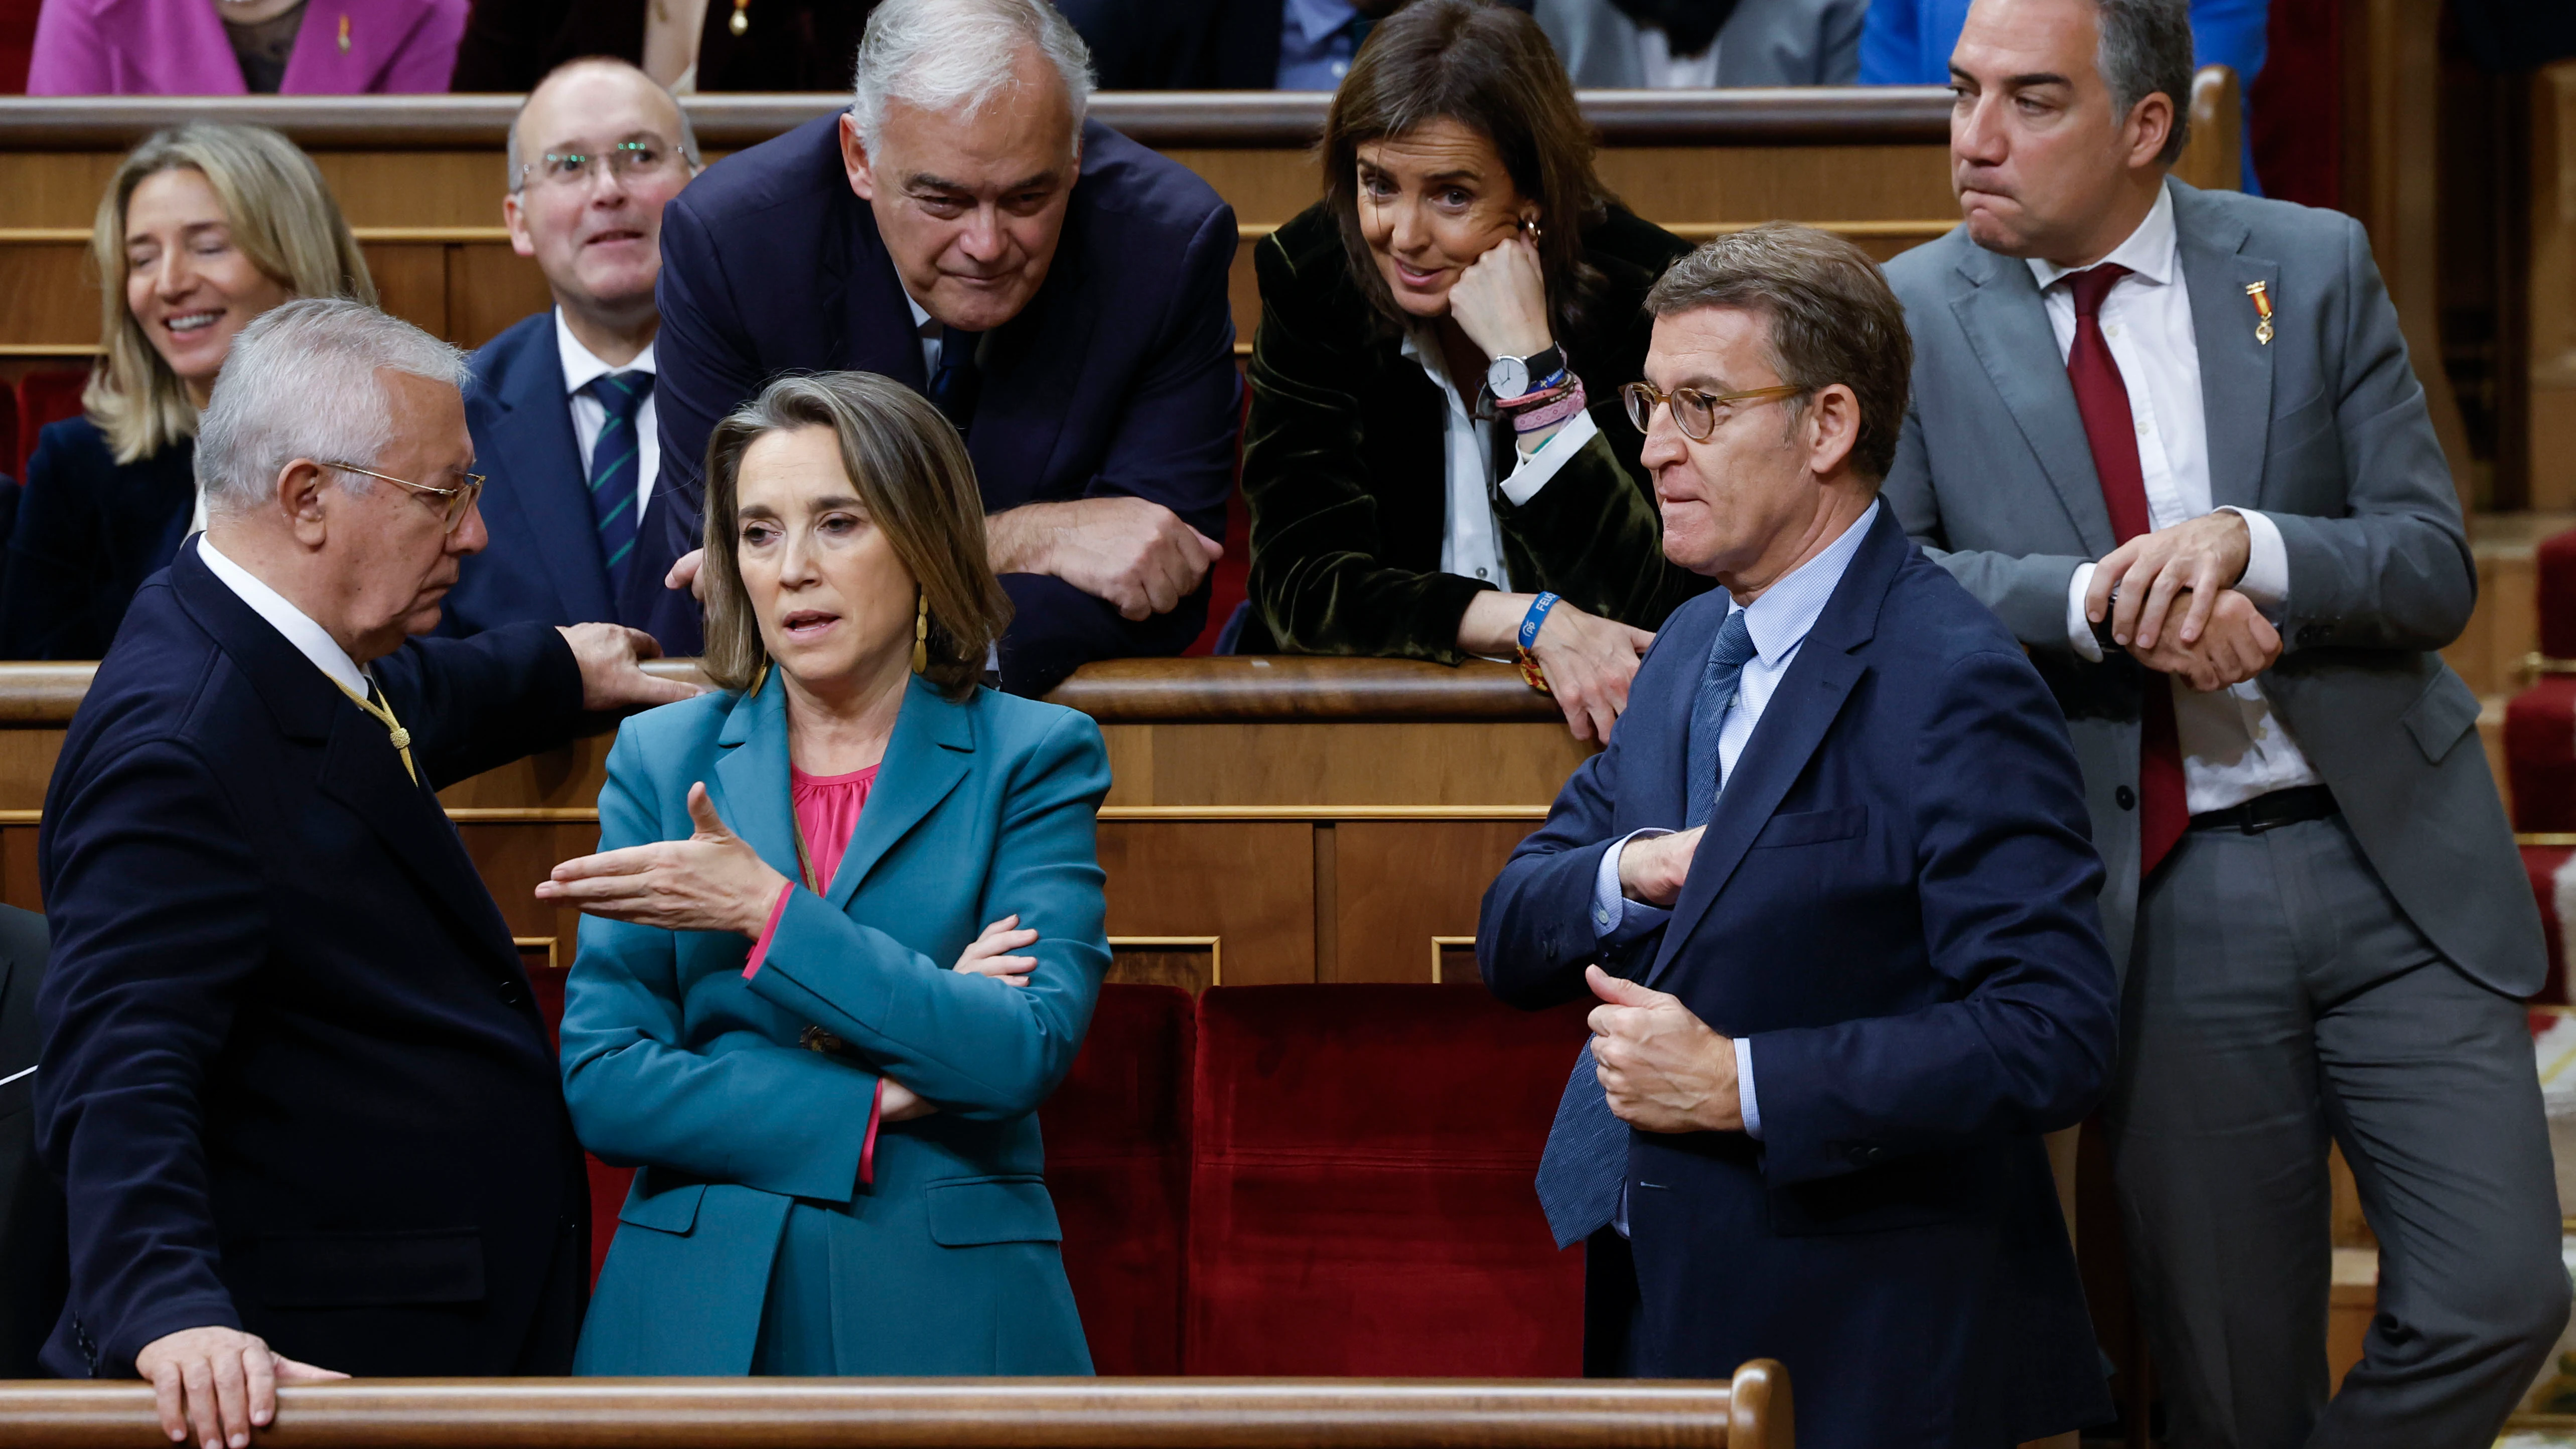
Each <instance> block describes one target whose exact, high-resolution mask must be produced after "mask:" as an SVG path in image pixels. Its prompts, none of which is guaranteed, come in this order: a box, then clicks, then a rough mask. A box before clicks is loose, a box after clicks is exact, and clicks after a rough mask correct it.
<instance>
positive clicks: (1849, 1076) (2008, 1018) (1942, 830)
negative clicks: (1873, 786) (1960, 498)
mask: <svg viewBox="0 0 2576 1449" xmlns="http://www.w3.org/2000/svg"><path fill="white" fill-rule="evenodd" d="M1944 685H1945V687H1944V689H1943V691H1942V697H1941V698H1940V699H1939V700H1938V701H1937V702H1936V703H1935V704H1934V706H1933V707H1932V708H1930V709H1928V710H1927V711H1926V712H1925V720H1926V724H1925V727H1924V729H1923V730H1922V731H1921V742H1920V744H1919V746H1918V748H1917V752H1916V757H1915V761H1914V793H1915V803H1914V807H1913V809H1914V820H1915V822H1916V825H1915V828H1916V848H1917V858H1916V866H1915V870H1916V892H1917V898H1918V900H1919V902H1920V909H1921V914H1922V921H1923V931H1924V944H1925V947H1926V949H1927V951H1928V953H1929V956H1930V961H1931V966H1932V969H1933V970H1934V971H1935V972H1937V973H1938V974H1939V975H1940V976H1941V977H1942V978H1943V979H1944V980H1945V981H1946V982H1947V983H1948V986H1949V989H1950V990H1951V991H1952V992H1953V993H1955V995H1954V996H1953V998H1952V999H1950V1000H1946V1001H1942V1002H1940V1003H1939V1004H1937V1005H1933V1006H1928V1007H1925V1008H1923V1009H1921V1010H1918V1011H1913V1012H1909V1013H1906V1014H1904V1015H1901V1016H1890V1017H1878V1018H1871V1019H1866V1020H1859V1021H1846V1022H1839V1023H1836V1024H1834V1025H1831V1026H1823V1027H1811V1028H1801V1029H1796V1030H1785V1031H1774V1032H1762V1033H1757V1034H1755V1035H1753V1036H1751V1037H1750V1038H1748V1040H1749V1041H1750V1043H1751V1047H1750V1055H1751V1057H1752V1060H1753V1062H1754V1064H1755V1066H1756V1068H1757V1069H1758V1070H1759V1072H1760V1073H1761V1083H1762V1108H1761V1111H1762V1132H1763V1141H1764V1143H1765V1145H1766V1148H1767V1151H1766V1154H1765V1160H1764V1168H1763V1171H1764V1173H1765V1175H1766V1176H1767V1177H1768V1178H1769V1179H1770V1180H1771V1181H1772V1182H1774V1183H1780V1184H1785V1183H1795V1182H1804V1181H1810V1180H1813V1179H1818V1178H1826V1177H1834V1176H1838V1175H1840V1174H1843V1173H1848V1172H1853V1171H1857V1170H1858V1169H1860V1168H1863V1167H1867V1166H1870V1165H1872V1164H1874V1163H1876V1162H1879V1161H1882V1160H1884V1159H1885V1158H1886V1157H1888V1156H1891V1155H1902V1154H1909V1153H1921V1152H1935V1151H1945V1150H1954V1149H1957V1148H1961V1147H1964V1146H1967V1145H1970V1144H1972V1143H1975V1142H1977V1141H1980V1140H1984V1139H1989V1138H1992V1137H1995V1136H1999V1135H2006V1134H2020V1135H2036V1134H2038V1133H2043V1132H2050V1131H2055V1130H2056V1129H2058V1128H2061V1127H2066V1126H2070V1125H2072V1124H2074V1123H2075V1122H2077V1121H2080V1120H2082V1118H2083V1116H2084V1114H2085V1113H2086V1112H2088V1111H2090V1110H2092V1107H2093V1105H2094V1104H2095V1102H2096V1101H2098V1100H2099V1098H2100V1096H2101V1094H2102V1091H2103V1090H2104V1087H2105V1085H2106V1084H2107V1082H2108V1080H2109V1072H2110V1062H2111V1053H2112V1049H2113V1046H2114V1044H2115V1038H2116V1029H2115V1018H2114V1002H2115V1000H2116V987H2115V985H2114V978H2113V974H2112V970H2111V962H2110V957H2109V955H2108V953H2107V951H2106V949H2105V947H2104V946H2103V942H2102V931H2101V922H2100V917H2099V913H2098V911H2097V910H2096V908H2095V904H2094V899H2095V897H2096V895H2097V894H2098V893H2099V892H2100V890H2101V886H2102V865H2101V861H2100V858H2099V857H2098V856H2096V855H2095V854H2094V852H2093V848H2092V844H2091V841H2090V839H2089V838H2088V835H2087V826H2086V823H2085V813H2084V799H2083V792H2082V788H2081V779H2080V777H2079V775H2078V772H2077V767H2076V763H2075V759H2074V755H2073V753H2072V751H2071V750H2069V748H2068V747H2067V743H2066V737H2065V730H2064V726H2063V725H2062V724H2060V723H2059V721H2058V715H2057V711H2056V707H2055V706H2054V704H2053V703H2052V702H2051V701H2050V700H2049V698H2048V694H2047V691H2046V690H2045V689H2044V688H2043V687H2042V685H2041V684H2040V682H2039V680H2038V678H2037V677H2036V676H2035V675H2034V674H2033V673H2032V672H2031V670H2030V667H2029V665H2028V663H2027V662H2026V661H2024V660H2022V659H2021V658H2020V657H2019V656H2017V655H2016V656H2007V655H2001V654H1979V655H1972V656H1970V657H1969V658H1967V659H1965V660H1963V661H1961V662H1960V664H1959V665H1958V666H1957V667H1956V668H1954V669H1952V670H1950V671H1948V673H1947V674H1946V675H1945V677H1944Z"/></svg>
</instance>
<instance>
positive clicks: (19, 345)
mask: <svg viewBox="0 0 2576 1449" xmlns="http://www.w3.org/2000/svg"><path fill="white" fill-rule="evenodd" d="M106 352H107V349H106V348H104V347H101V346H99V345H98V344H97V343H95V342H0V357H100V356H104V355H105V354H106Z"/></svg>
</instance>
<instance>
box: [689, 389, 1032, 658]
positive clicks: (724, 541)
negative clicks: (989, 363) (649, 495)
mask: <svg viewBox="0 0 2576 1449" xmlns="http://www.w3.org/2000/svg"><path fill="white" fill-rule="evenodd" d="M800 428H827V429H829V430H831V433H832V435H833V436H834V437H835V438H837V439H839V440H840V445H841V469H842V471H843V472H845V473H847V474H848V475H849V479H850V491H851V492H852V493H853V494H855V495H856V496H857V497H858V500H859V507H860V508H861V509H862V510H863V511H865V512H866V514H867V516H868V521H869V522H870V523H871V524H872V525H874V526H875V527H876V528H877V529H879V530H880V531H882V532H883V533H884V534H885V536H886V542H887V543H889V544H891V545H892V546H893V548H894V556H895V557H896V558H898V559H900V560H902V561H903V566H904V568H905V569H907V570H909V571H910V572H911V574H912V577H913V580H914V582H915V583H917V584H919V585H920V587H921V592H922V595H923V597H925V598H927V599H928V600H929V601H930V666H929V668H927V669H925V670H923V671H922V673H923V675H924V676H925V677H927V678H928V679H929V680H930V681H931V682H932V683H933V684H935V685H937V686H939V690H940V692H941V693H942V694H945V695H947V696H948V697H949V698H950V699H964V698H966V697H967V696H968V695H970V694H972V693H974V692H975V685H976V682H977V681H978V680H980V679H981V678H982V677H983V674H984V656H985V654H986V652H987V651H989V650H990V649H991V648H992V645H993V642H994V641H995V640H997V639H999V638H1001V637H1002V630H1003V628H1004V627H1005V626H1007V625H1008V624H1009V623H1010V622H1011V600H1010V596H1009V595H1007V594H1005V593H1003V592H1002V581H1001V580H1000V579H997V578H995V577H994V576H993V565H992V562H991V560H990V558H989V557H988V556H987V555H986V553H985V545H984V500H983V493H982V490H980V489H979V488H978V487H977V486H976V483H975V465H974V463H973V462H972V461H970V460H969V459H968V458H967V456H966V445H965V443H964V441H963V440H961V439H960V438H959V437H958V436H957V429H956V428H954V427H952V426H951V425H950V424H949V422H948V419H947V418H945V417H943V416H941V415H940V413H939V410H938V409H936V408H934V407H932V406H931V405H930V404H929V403H928V402H927V401H926V400H924V399H923V398H922V397H921V396H920V395H919V394H918V393H915V392H914V391H913V390H912V389H910V388H908V387H905V386H904V385H903V384H901V383H899V382H896V381H894V380H893V379H892V378H887V377H880V376H878V375H877V374H875V373H873V372H824V373H809V374H804V375H791V376H788V377H782V378H779V379H778V380H777V381H775V382H772V383H771V384H770V385H769V386H767V387H765V388H763V389H761V392H760V396H758V397H756V398H754V399H752V400H751V401H750V402H747V403H745V404H743V405H742V406H741V407H739V408H737V409H735V410H734V413H733V415H732V416H731V417H728V418H726V419H725V420H724V421H723V422H720V423H718V424H716V430H715V433H714V435H713V436H712V437H710V438H709V439H708V440H707V473H706V477H707V501H706V535H705V539H704V542H705V544H706V550H707V554H706V562H705V565H704V567H705V569H706V576H707V646H706V655H705V659H704V662H703V665H702V667H703V668H704V669H705V670H706V674H707V677H708V678H709V679H712V680H714V681H715V682H716V685H717V686H718V687H719V688H723V689H730V690H735V691H745V690H749V689H752V688H753V687H755V686H756V685H757V684H758V682H759V680H760V677H761V673H762V671H763V670H765V669H767V668H768V667H769V649H768V647H767V646H766V645H764V644H763V643H762V642H761V639H760V620H759V618H758V617H757V616H756V615H754V614H753V612H752V607H751V593H750V591H749V590H748V589H746V588H745V587H744V586H743V582H742V566H741V562H740V561H739V560H738V559H736V558H735V557H734V549H735V548H736V547H737V546H738V544H739V542H740V540H741V537H742V527H741V505H740V502H739V499H740V496H741V495H740V491H739V487H738V485H739V483H740V481H741V474H742V455H743V454H744V453H746V452H748V451H749V450H750V448H751V445H752V444H753V443H755V442H757V441H759V440H760V439H762V438H764V437H767V436H769V435H770V434H772V433H784V432H793V431H795V430H797V429H800Z"/></svg>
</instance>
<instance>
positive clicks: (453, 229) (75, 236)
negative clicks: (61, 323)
mask: <svg viewBox="0 0 2576 1449" xmlns="http://www.w3.org/2000/svg"><path fill="white" fill-rule="evenodd" d="M349 231H350V234H351V235H353V236H355V237H357V239H358V243H359V245H361V246H363V245H365V244H366V243H368V242H460V243H461V242H506V241H508V240H509V239H510V229H509V228H508V227H506V226H353V227H351V228H349ZM88 242H89V228H88V227H85V226H0V246H61V245H64V244H66V243H77V244H80V245H87V244H88Z"/></svg>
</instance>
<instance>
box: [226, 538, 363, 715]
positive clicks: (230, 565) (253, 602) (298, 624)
mask: <svg viewBox="0 0 2576 1449" xmlns="http://www.w3.org/2000/svg"><path fill="white" fill-rule="evenodd" d="M197 557H198V558H200V559H203V560H205V564H206V571H207V572H208V573H211V574H213V575H214V576H215V578H216V579H217V580H218V581H219V582H221V583H222V584H223V586H224V587H225V588H228V589H230V590H232V591H233V592H234V593H235V594H236V595H238V596H240V598H241V601H242V602H243V603H245V604H248V605H250V608H251V612H252V613H254V614H257V615H259V616H260V617H261V618H263V619H266V620H267V621H268V626H269V627H270V628H272V629H275V630H276V631H277V632H278V633H280V634H283V635H285V636H286V642H287V643H289V644H292V645H294V646H295V652H296V653H298V654H301V655H303V656H304V657H305V658H307V659H310V660H312V661H313V667H314V668H316V669H319V670H321V671H322V672H323V673H324V674H327V675H329V676H331V682H332V683H334V684H337V685H339V686H340V687H341V688H342V689H345V690H347V691H349V692H350V693H351V694H354V695H356V696H357V697H358V698H360V699H364V698H366V697H367V689H368V684H367V675H366V671H364V670H362V669H360V668H359V667H358V661H356V660H354V659H352V658H350V657H349V651H348V650H346V649H343V648H341V647H340V641H339V640H337V639H334V638H332V637H331V634H330V631H329V630H327V629H324V628H323V627H322V626H321V625H319V624H316V623H314V622H313V619H312V616H311V615H309V614H306V613H305V612H304V611H303V610H302V609H299V608H297V607H295V606H294V605H293V604H290V603H288V602H287V601H286V596H285V595H284V594H281V593H279V592H278V591H277V590H275V589H272V588H270V587H269V586H268V585H266V584H264V583H261V582H260V581H259V579H258V577H257V576H256V575H254V574H252V573H251V571H250V570H248V569H246V568H243V567H242V566H241V565H240V564H237V563H234V562H233V561H232V560H231V559H228V558H226V557H224V556H223V555H222V554H221V553H218V552H216V550H215V541H214V540H213V539H211V538H208V537H206V536H205V535H204V534H202V533H201V534H198V535H197Z"/></svg>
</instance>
